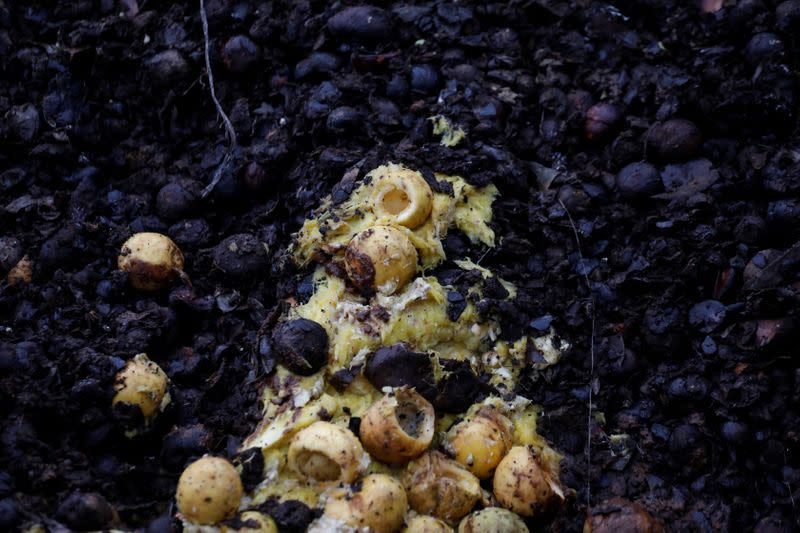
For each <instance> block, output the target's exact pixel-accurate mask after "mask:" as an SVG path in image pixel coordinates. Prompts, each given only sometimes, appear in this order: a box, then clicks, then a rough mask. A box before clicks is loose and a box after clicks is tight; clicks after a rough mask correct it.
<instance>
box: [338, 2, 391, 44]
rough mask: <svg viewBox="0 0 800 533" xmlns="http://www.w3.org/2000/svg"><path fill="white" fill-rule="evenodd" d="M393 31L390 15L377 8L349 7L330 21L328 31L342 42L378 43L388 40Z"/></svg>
mask: <svg viewBox="0 0 800 533" xmlns="http://www.w3.org/2000/svg"><path fill="white" fill-rule="evenodd" d="M391 29H392V20H391V18H390V17H389V14H388V13H387V12H386V11H384V10H383V9H381V8H379V7H375V6H354V7H347V8H345V9H343V10H342V11H340V12H338V13H336V14H335V15H334V16H332V17H331V18H330V19H329V20H328V31H330V32H331V35H333V36H334V37H336V38H338V39H341V40H353V41H359V42H367V43H369V42H376V41H380V40H382V39H386V38H387V37H388V36H389V33H390V32H391Z"/></svg>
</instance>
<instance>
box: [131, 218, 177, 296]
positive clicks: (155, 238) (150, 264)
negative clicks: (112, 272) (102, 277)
mask: <svg viewBox="0 0 800 533" xmlns="http://www.w3.org/2000/svg"><path fill="white" fill-rule="evenodd" d="M117 266H118V267H119V269H120V270H122V271H124V272H127V273H128V279H129V280H130V284H131V286H133V287H134V288H135V289H139V290H144V291H154V290H158V289H163V288H164V287H166V286H167V285H168V284H169V282H170V281H171V280H173V279H175V278H177V277H179V276H180V275H181V274H182V273H183V254H182V253H181V251H180V249H179V248H178V245H176V244H175V243H174V242H172V239H170V238H169V237H167V236H166V235H161V234H160V233H150V232H144V233H136V234H135V235H133V236H132V237H131V238H129V239H128V240H127V241H125V244H123V245H122V249H121V251H120V254H119V257H118V258H117Z"/></svg>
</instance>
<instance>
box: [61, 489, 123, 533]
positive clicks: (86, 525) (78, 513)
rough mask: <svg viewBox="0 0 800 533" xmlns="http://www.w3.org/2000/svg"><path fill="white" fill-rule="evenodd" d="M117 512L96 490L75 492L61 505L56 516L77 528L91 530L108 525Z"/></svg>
mask: <svg viewBox="0 0 800 533" xmlns="http://www.w3.org/2000/svg"><path fill="white" fill-rule="evenodd" d="M115 514H116V513H115V512H114V509H113V508H112V507H111V505H109V503H108V502H107V501H106V499H105V498H103V497H102V496H101V495H99V494H97V493H96V492H86V493H84V492H75V493H73V494H72V495H70V496H69V497H68V498H67V499H66V500H64V502H63V503H62V504H61V505H60V506H59V508H58V511H56V518H57V519H58V520H60V521H61V522H63V523H65V524H66V525H68V526H69V527H71V528H73V529H75V530H78V531H90V530H97V529H104V528H106V527H108V526H109V525H110V524H111V522H112V521H113V520H114V516H115Z"/></svg>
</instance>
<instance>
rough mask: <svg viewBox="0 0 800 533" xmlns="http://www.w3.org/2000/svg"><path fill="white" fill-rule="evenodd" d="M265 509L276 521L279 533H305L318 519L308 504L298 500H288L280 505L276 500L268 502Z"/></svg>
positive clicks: (264, 506)
mask: <svg viewBox="0 0 800 533" xmlns="http://www.w3.org/2000/svg"><path fill="white" fill-rule="evenodd" d="M263 508H264V512H266V513H267V514H269V515H270V516H271V517H272V519H273V520H275V523H276V524H277V525H278V528H279V531H286V532H287V533H302V532H304V531H305V530H306V528H307V527H308V525H309V524H310V523H311V521H312V520H314V518H315V517H316V516H315V514H314V512H313V511H312V510H311V509H310V508H309V507H308V506H307V505H306V504H304V503H303V502H301V501H298V500H286V501H282V502H280V503H278V502H277V501H276V500H267V501H266V503H265V504H264V505H263Z"/></svg>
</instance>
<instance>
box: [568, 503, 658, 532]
mask: <svg viewBox="0 0 800 533" xmlns="http://www.w3.org/2000/svg"><path fill="white" fill-rule="evenodd" d="M621 531H632V532H635V533H663V532H664V526H662V525H661V524H660V523H659V522H658V520H656V519H655V518H653V516H652V515H651V514H650V513H648V512H647V509H645V508H644V507H642V506H641V505H639V504H638V503H636V502H632V501H629V500H625V499H623V498H612V499H610V500H606V501H604V502H602V503H600V504H598V505H595V506H594V507H592V508H591V509H590V510H589V516H587V517H586V521H585V522H584V523H583V533H618V532H621Z"/></svg>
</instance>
